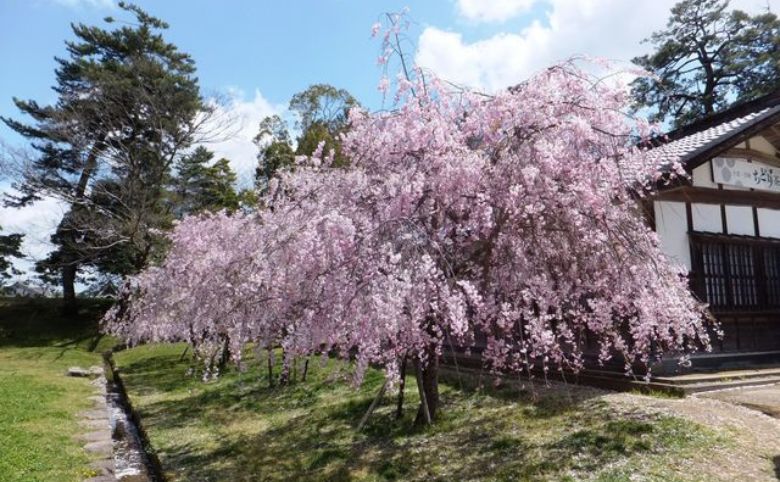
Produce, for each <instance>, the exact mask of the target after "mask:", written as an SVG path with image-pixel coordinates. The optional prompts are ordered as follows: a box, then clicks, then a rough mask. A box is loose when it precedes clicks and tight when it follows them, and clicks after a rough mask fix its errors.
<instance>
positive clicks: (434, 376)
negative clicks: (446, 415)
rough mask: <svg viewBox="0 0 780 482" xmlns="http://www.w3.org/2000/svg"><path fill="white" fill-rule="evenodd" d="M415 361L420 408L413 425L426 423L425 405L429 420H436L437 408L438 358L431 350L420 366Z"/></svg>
mask: <svg viewBox="0 0 780 482" xmlns="http://www.w3.org/2000/svg"><path fill="white" fill-rule="evenodd" d="M416 363H417V370H418V375H417V383H418V386H419V385H421V386H420V387H419V388H420V399H421V400H420V408H419V410H417V417H416V418H415V420H414V423H415V425H421V424H425V423H428V420H426V419H427V418H428V417H426V414H425V406H424V405H423V403H425V405H427V408H428V416H429V417H430V420H431V422H433V421H435V420H436V414H437V412H438V408H439V359H438V357H437V356H436V352H435V351H433V350H431V352H430V353H429V358H428V363H427V364H426V365H425V366H421V365H420V364H419V362H416Z"/></svg>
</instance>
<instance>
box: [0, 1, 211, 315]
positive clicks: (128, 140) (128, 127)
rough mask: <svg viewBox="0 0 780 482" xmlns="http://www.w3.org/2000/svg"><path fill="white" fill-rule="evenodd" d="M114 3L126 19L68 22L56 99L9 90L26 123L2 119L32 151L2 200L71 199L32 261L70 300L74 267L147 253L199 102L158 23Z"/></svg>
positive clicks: (134, 261) (129, 265)
mask: <svg viewBox="0 0 780 482" xmlns="http://www.w3.org/2000/svg"><path fill="white" fill-rule="evenodd" d="M119 6H120V8H121V9H122V10H123V11H124V12H126V13H129V14H131V15H132V16H134V17H135V21H134V22H123V26H121V27H118V28H114V29H105V28H101V27H96V26H87V25H83V24H79V25H74V26H73V33H74V34H75V37H76V40H74V41H68V42H66V45H67V52H68V56H67V57H66V58H57V59H56V60H57V64H58V66H57V69H56V71H55V75H56V85H55V86H54V88H53V89H54V91H55V92H56V93H57V101H56V103H55V104H53V105H40V104H38V103H37V102H35V101H33V100H29V101H24V100H19V99H14V101H15V103H16V105H17V107H18V108H19V110H20V111H21V112H22V113H23V114H26V115H28V116H29V117H31V118H32V120H33V121H32V123H30V124H28V123H24V122H21V121H17V120H13V119H9V118H2V120H3V121H4V122H5V123H6V124H7V125H8V126H9V127H10V128H11V129H13V130H15V131H16V132H18V133H19V134H21V135H22V136H24V137H26V138H28V139H29V141H30V143H31V145H32V146H33V147H34V149H35V150H37V152H38V154H39V155H38V157H37V158H36V159H34V160H32V161H31V165H30V166H29V168H28V169H27V170H26V174H25V177H24V179H23V180H22V181H21V183H19V184H17V185H15V187H16V188H17V190H18V191H19V192H20V193H21V194H20V195H19V196H16V197H13V198H11V197H8V198H7V203H9V204H12V205H16V206H23V205H26V204H29V203H31V202H34V201H36V200H38V199H40V198H42V197H45V196H53V197H55V198H58V199H60V200H63V201H65V202H67V203H69V204H70V210H69V212H68V213H67V214H66V215H65V216H64V218H63V219H62V221H61V222H60V225H59V227H58V229H57V232H56V233H55V235H54V236H53V237H52V241H53V242H54V243H55V244H56V245H57V249H56V250H55V251H54V252H53V253H52V254H51V256H50V257H49V258H48V259H47V260H46V261H45V262H43V263H42V264H40V265H39V266H38V269H39V270H40V271H46V272H49V273H52V274H53V273H59V277H60V278H61V282H62V286H63V296H64V299H65V301H66V307H68V308H70V309H73V308H74V307H75V280H76V276H77V273H78V271H79V268H80V267H81V266H85V265H93V266H96V267H98V268H99V269H106V270H108V271H111V272H114V273H117V274H120V275H121V274H127V273H129V272H134V271H137V270H138V269H140V268H142V267H143V266H145V264H146V263H147V261H148V260H149V258H150V256H152V255H153V253H154V249H155V246H156V245H157V244H158V241H159V240H158V239H157V236H156V235H155V232H156V230H158V229H160V228H165V227H167V226H168V225H169V224H170V215H169V214H168V213H167V211H166V206H165V204H164V202H163V200H164V198H165V189H164V187H165V186H164V183H165V182H166V180H167V179H168V177H169V174H170V168H171V166H172V164H173V162H174V161H175V160H176V159H177V158H178V156H179V155H180V153H181V152H182V151H183V150H184V149H186V148H187V146H188V145H190V144H191V143H192V141H193V138H194V135H195V132H196V131H197V129H198V128H199V126H200V122H202V116H197V114H198V113H199V112H202V111H203V110H204V106H203V103H202V102H201V98H200V94H199V89H198V84H197V79H196V77H195V66H194V62H193V61H192V59H191V58H190V57H189V55H187V54H185V53H182V52H180V51H179V50H178V49H177V47H176V46H175V45H173V44H171V43H169V42H167V41H166V40H165V39H164V38H163V36H162V34H161V31H162V30H164V29H166V28H167V24H166V23H165V22H163V21H161V20H159V19H157V18H155V17H152V16H150V15H149V14H147V13H146V12H144V11H143V10H141V9H140V8H138V7H136V6H134V5H131V4H125V3H120V4H119ZM106 20H107V21H108V22H113V19H111V18H107V19H106ZM117 250H121V251H122V253H123V256H122V257H123V259H124V261H123V262H121V263H119V264H114V263H112V261H111V256H109V254H111V255H114V254H116V252H117Z"/></svg>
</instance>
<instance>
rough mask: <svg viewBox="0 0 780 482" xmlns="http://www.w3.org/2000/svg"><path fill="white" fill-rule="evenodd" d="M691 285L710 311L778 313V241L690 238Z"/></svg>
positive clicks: (693, 236)
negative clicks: (775, 311)
mask: <svg viewBox="0 0 780 482" xmlns="http://www.w3.org/2000/svg"><path fill="white" fill-rule="evenodd" d="M691 242H692V248H693V249H692V254H693V272H692V277H691V282H692V284H693V288H694V290H695V291H696V293H697V294H698V295H699V297H700V298H701V299H702V300H705V301H707V302H708V303H709V304H710V307H711V308H712V309H713V310H714V311H763V310H775V309H780V241H775V240H769V239H765V238H756V237H748V236H728V235H715V234H703V233H694V234H692V235H691Z"/></svg>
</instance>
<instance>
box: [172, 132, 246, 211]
mask: <svg viewBox="0 0 780 482" xmlns="http://www.w3.org/2000/svg"><path fill="white" fill-rule="evenodd" d="M213 159H214V153H213V152H211V151H209V150H208V149H206V148H205V147H203V146H200V147H198V148H197V149H195V151H194V152H193V153H192V154H190V155H188V156H185V157H182V158H181V159H180V160H179V161H178V162H177V164H176V174H175V176H174V178H173V181H172V186H171V191H172V192H171V197H172V205H173V210H174V213H175V214H176V216H177V217H182V216H184V215H187V214H195V213H200V212H203V211H220V210H222V209H227V210H228V211H235V210H236V209H238V207H239V195H238V193H237V192H236V190H235V187H234V186H235V184H236V173H235V172H233V170H232V169H231V168H230V162H229V161H228V160H227V159H220V160H218V161H217V162H212V160H213Z"/></svg>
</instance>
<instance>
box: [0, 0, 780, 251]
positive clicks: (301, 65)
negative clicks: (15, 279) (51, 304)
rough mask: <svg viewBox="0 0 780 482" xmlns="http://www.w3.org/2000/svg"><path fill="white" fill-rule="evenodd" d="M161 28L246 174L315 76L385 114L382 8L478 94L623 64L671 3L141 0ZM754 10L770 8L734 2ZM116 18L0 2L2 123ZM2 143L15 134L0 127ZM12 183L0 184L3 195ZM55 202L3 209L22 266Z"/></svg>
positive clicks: (96, 11) (58, 5)
mask: <svg viewBox="0 0 780 482" xmlns="http://www.w3.org/2000/svg"><path fill="white" fill-rule="evenodd" d="M137 3H138V4H139V5H140V6H141V7H143V8H144V9H145V10H147V11H149V12H150V13H151V14H153V15H156V16H158V17H160V18H162V19H163V20H165V21H166V22H168V23H169V24H170V29H169V30H168V32H167V34H166V36H167V38H168V39H169V40H170V41H172V42H174V43H175V44H177V45H178V46H179V48H180V49H181V50H183V51H185V52H187V53H189V54H190V55H192V57H193V58H194V59H195V61H196V65H197V68H198V76H199V78H200V85H201V89H202V91H203V93H204V94H205V95H211V94H221V95H223V96H226V97H227V98H228V99H229V102H228V103H227V105H226V106H225V109H226V110H228V111H230V112H229V113H230V114H231V118H234V119H236V121H237V122H238V124H240V125H239V127H238V128H237V129H235V130H234V131H233V132H234V134H235V135H233V136H232V137H231V138H230V139H224V140H223V141H221V142H219V143H214V144H213V145H210V146H208V147H210V148H211V149H212V150H215V151H217V153H218V154H219V155H224V156H226V157H228V158H229V159H231V162H232V164H233V167H234V168H235V169H236V170H237V171H238V173H239V176H240V177H242V178H243V179H245V180H246V179H248V178H249V176H250V175H251V172H252V171H253V168H254V165H255V156H256V152H257V151H256V148H255V146H254V145H253V144H252V142H251V139H252V137H253V136H254V134H255V133H256V131H257V123H258V122H259V121H260V120H261V119H262V117H264V116H265V115H269V114H273V113H280V114H284V109H285V106H286V104H287V102H288V101H289V99H290V97H291V96H292V95H293V94H294V93H296V92H299V91H301V90H303V89H305V88H306V87H307V86H308V85H310V84H312V83H317V82H325V83H330V84H333V85H335V86H337V87H341V88H346V89H347V90H349V91H350V92H351V93H352V94H353V95H355V96H356V97H357V98H358V100H359V101H360V102H361V103H362V104H363V105H365V106H366V107H368V108H370V109H378V108H380V107H381V106H382V97H381V95H380V93H379V92H378V91H377V89H376V86H377V83H378V81H379V79H380V77H381V74H382V72H381V70H380V68H379V67H378V66H377V65H376V58H377V56H378V54H379V53H380V52H379V45H378V42H377V40H376V39H371V37H370V30H371V25H372V24H373V23H374V22H376V21H377V19H378V18H379V17H380V15H381V14H382V13H383V12H388V11H399V10H401V9H402V8H404V7H408V8H409V11H410V13H409V17H410V19H411V20H413V21H414V24H413V26H412V28H411V30H410V31H409V32H408V37H409V41H410V43H409V55H410V57H411V58H412V59H414V61H416V62H417V63H418V64H420V65H422V66H424V67H426V68H428V69H430V70H433V71H435V72H436V73H437V74H438V75H440V76H441V77H443V78H446V79H447V80H450V81H454V82H457V83H460V84H463V85H468V86H471V87H474V88H478V89H482V90H485V91H494V90H496V89H500V88H503V87H506V86H509V85H513V84H515V83H517V82H520V81H522V80H524V79H525V78H527V77H528V76H530V75H532V74H533V73H534V72H536V71H538V70H539V69H542V68H543V67H545V66H547V65H550V64H551V63H554V62H555V61H558V60H563V59H566V58H568V57H570V56H572V55H578V54H587V55H592V56H599V57H604V58H608V59H611V60H613V61H614V62H615V63H616V66H617V67H616V68H620V66H628V62H629V61H630V59H631V58H632V57H633V56H636V55H639V54H642V53H645V52H646V51H647V49H648V47H647V46H646V45H642V44H641V43H640V42H641V40H642V39H643V38H646V37H647V36H648V35H649V34H650V33H651V32H652V31H654V30H658V29H660V28H662V27H663V26H664V24H665V23H666V19H667V17H668V14H669V9H670V8H671V6H672V5H673V4H674V3H675V0H419V1H390V0H371V1H369V0H317V1H315V0H287V1H282V0H276V1H269V0H263V1H250V0H233V1H227V0H225V1H221V2H218V1H216V0H212V1H206V0H189V1H185V0H158V1H151V0H139V1H138V2H137ZM732 5H733V6H734V7H737V8H741V9H744V10H747V11H749V12H751V13H756V12H758V11H760V10H762V9H766V8H767V5H769V6H770V8H771V9H772V10H773V11H775V12H777V9H778V8H780V0H769V2H767V0H732ZM108 15H112V16H120V15H121V12H120V11H119V9H118V8H117V7H116V6H115V0H0V65H2V66H3V67H2V74H1V75H0V115H2V116H10V117H18V114H17V111H16V109H15V107H14V105H13V103H12V97H14V96H16V97H20V98H25V99H35V100H38V101H39V102H41V103H48V102H53V101H54V100H55V96H54V93H53V92H52V91H51V86H52V84H53V81H54V75H53V70H54V67H55V62H54V57H55V56H56V55H64V52H65V49H64V43H63V41H64V40H66V39H70V38H72V33H71V29H70V23H71V22H83V23H87V24H98V23H101V22H102V19H103V18H104V17H106V16H108ZM0 141H2V142H3V143H5V144H7V145H11V146H21V145H23V140H22V139H21V138H19V137H18V136H17V135H16V134H14V133H12V132H11V131H9V129H7V128H6V127H5V126H4V125H0ZM7 186H8V180H7V179H6V180H3V179H2V176H0V190H3V189H7ZM63 209H64V207H63V206H62V205H60V204H58V203H57V202H56V201H55V200H51V199H49V200H45V201H43V202H41V203H39V204H38V205H35V206H33V207H30V208H26V209H24V210H12V209H2V208H0V226H3V228H4V230H6V231H16V232H24V233H27V238H26V241H25V250H26V252H27V253H28V255H29V259H28V263H29V262H32V261H33V260H34V259H37V258H40V257H41V256H43V255H45V253H46V251H47V250H48V245H47V239H48V236H49V233H50V232H51V231H52V229H53V228H54V227H55V226H56V224H57V222H58V221H59V219H60V218H61V216H62V212H63Z"/></svg>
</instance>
